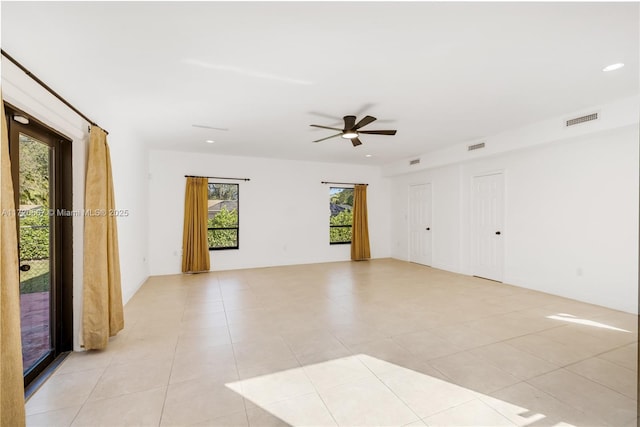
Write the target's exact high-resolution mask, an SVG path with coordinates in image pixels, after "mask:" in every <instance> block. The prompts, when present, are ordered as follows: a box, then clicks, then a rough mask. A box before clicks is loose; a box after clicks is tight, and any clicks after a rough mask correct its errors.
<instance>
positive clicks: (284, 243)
mask: <svg viewBox="0 0 640 427" xmlns="http://www.w3.org/2000/svg"><path fill="white" fill-rule="evenodd" d="M149 169H150V187H149V201H150V202H149V208H150V212H151V215H150V218H149V257H150V272H151V274H153V275H161V274H175V273H179V272H180V270H181V248H182V225H183V217H184V216H183V209H184V191H185V182H186V181H185V178H184V175H200V176H223V177H238V178H250V179H251V181H249V182H242V181H240V182H239V184H240V249H238V250H223V251H211V252H210V254H211V269H212V270H228V269H238V268H251V267H264V266H275V265H289V264H306V263H319V262H330V261H342V260H348V259H350V245H329V203H328V202H329V185H323V184H321V183H320V181H339V182H364V183H368V184H369V187H368V190H367V199H368V211H369V234H370V240H371V256H372V258H383V257H388V256H389V212H390V209H389V182H388V180H387V179H385V178H382V177H381V176H380V170H379V168H377V167H369V166H353V165H344V164H329V163H317V162H301V161H293V160H275V159H260V158H248V157H230V156H217V155H206V154H205V155H203V154H198V153H181V152H172V151H155V150H152V151H151V152H150V161H149Z"/></svg>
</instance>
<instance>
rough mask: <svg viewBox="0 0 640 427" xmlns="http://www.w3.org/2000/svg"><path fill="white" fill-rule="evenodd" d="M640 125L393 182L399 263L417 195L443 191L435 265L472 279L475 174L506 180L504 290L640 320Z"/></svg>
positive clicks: (438, 201)
mask: <svg viewBox="0 0 640 427" xmlns="http://www.w3.org/2000/svg"><path fill="white" fill-rule="evenodd" d="M638 139H639V135H638V126H637V124H636V125H632V126H625V127H622V128H617V129H610V130H603V131H600V132H594V133H590V134H584V135H581V136H577V137H574V138H570V139H566V140H563V141H555V142H553V143H549V144H544V145H539V146H536V147H532V148H529V149H525V150H519V151H511V152H509V153H505V154H502V155H496V156H493V157H487V158H481V159H476V160H472V161H468V162H463V163H459V164H456V165H450V166H444V167H441V168H435V169H431V170H426V171H421V172H418V173H414V174H410V175H401V176H397V177H395V178H393V179H392V186H391V191H392V194H393V196H392V197H393V205H394V206H400V207H402V210H401V212H400V213H399V214H398V215H399V217H400V219H401V221H394V222H392V224H394V226H393V228H392V230H391V233H392V236H393V237H392V245H393V250H392V256H393V257H396V258H400V259H405V260H406V259H407V246H408V243H407V226H406V215H407V208H406V206H407V203H406V200H407V188H408V185H409V184H411V183H420V182H431V183H432V184H433V191H434V201H433V205H434V206H433V210H434V220H433V233H434V243H433V260H434V261H433V266H434V267H438V268H444V269H447V270H451V271H456V272H460V273H463V274H472V273H473V272H472V271H471V270H470V225H469V224H470V203H469V200H470V189H471V180H472V178H473V176H474V175H478V174H482V173H486V172H491V171H499V170H501V171H504V174H505V186H506V193H505V227H504V233H503V235H504V241H505V264H504V281H505V283H510V284H514V285H517V286H522V287H526V288H530V289H535V290H540V291H543V292H548V293H552V294H556V295H561V296H565V297H569V298H573V299H577V300H581V301H585V302H590V303H593V304H599V305H603V306H607V307H611V308H614V309H618V310H623V311H627V312H633V313H635V312H637V301H638V298H637V289H638V193H639V188H638V175H639V170H638V155H639V153H638Z"/></svg>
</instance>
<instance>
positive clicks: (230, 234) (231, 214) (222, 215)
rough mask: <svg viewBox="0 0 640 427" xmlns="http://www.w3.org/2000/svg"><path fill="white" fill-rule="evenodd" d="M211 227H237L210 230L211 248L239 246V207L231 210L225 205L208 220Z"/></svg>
mask: <svg viewBox="0 0 640 427" xmlns="http://www.w3.org/2000/svg"><path fill="white" fill-rule="evenodd" d="M208 226H209V228H221V227H222V228H224V227H235V230H209V235H208V241H209V247H210V248H235V247H237V246H238V228H237V227H238V209H233V210H231V211H229V210H228V209H227V207H226V206H223V207H222V209H221V210H220V212H218V213H216V215H215V216H214V217H213V218H209V220H208Z"/></svg>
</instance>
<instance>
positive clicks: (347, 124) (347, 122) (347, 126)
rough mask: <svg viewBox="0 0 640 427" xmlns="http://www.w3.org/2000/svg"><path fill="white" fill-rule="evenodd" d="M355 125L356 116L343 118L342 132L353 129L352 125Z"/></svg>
mask: <svg viewBox="0 0 640 427" xmlns="http://www.w3.org/2000/svg"><path fill="white" fill-rule="evenodd" d="M355 124H356V116H344V130H351V129H353V125H355Z"/></svg>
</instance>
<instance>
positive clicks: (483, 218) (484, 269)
mask: <svg viewBox="0 0 640 427" xmlns="http://www.w3.org/2000/svg"><path fill="white" fill-rule="evenodd" d="M472 197H473V202H472V212H471V218H472V220H471V221H472V270H473V273H472V274H473V275H474V276H478V277H483V278H485V279H490V280H495V281H498V282H502V276H503V264H504V239H503V236H504V229H503V228H504V227H503V223H504V176H503V174H502V173H497V174H491V175H484V176H476V177H474V178H473V191H472Z"/></svg>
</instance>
